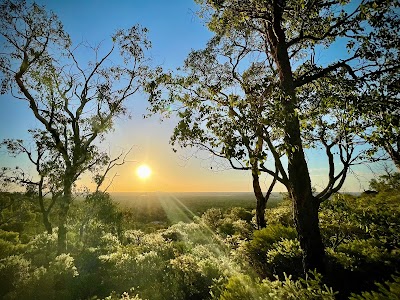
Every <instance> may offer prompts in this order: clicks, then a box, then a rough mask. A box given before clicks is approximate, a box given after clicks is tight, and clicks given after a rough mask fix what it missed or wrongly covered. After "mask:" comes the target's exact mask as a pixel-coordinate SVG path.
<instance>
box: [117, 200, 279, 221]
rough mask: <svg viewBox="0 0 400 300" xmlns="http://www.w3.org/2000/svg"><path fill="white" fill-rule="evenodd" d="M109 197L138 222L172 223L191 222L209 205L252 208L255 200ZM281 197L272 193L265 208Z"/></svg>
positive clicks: (274, 203)
mask: <svg viewBox="0 0 400 300" xmlns="http://www.w3.org/2000/svg"><path fill="white" fill-rule="evenodd" d="M110 195H111V198H112V199H113V200H114V201H115V202H116V203H118V204H119V206H120V207H121V208H122V209H124V210H129V211H130V213H131V214H132V215H133V217H134V219H135V220H137V222H139V223H149V222H163V223H165V225H172V224H174V223H177V222H179V221H183V222H191V221H192V220H193V217H194V216H198V217H200V216H201V215H202V214H203V213H204V212H205V211H206V210H208V209H210V208H220V209H221V210H222V211H227V210H229V209H230V208H233V207H242V208H244V209H246V210H250V211H251V210H253V209H255V208H256V199H255V197H254V194H253V193H250V192H231V193H230V192H194V193H190V192H186V193H183V192H181V193H178V192H177V193H164V192H119V193H118V192H117V193H110ZM282 198H283V194H281V193H272V194H271V198H270V199H269V200H268V204H267V207H268V208H272V207H275V206H276V205H277V204H278V203H279V202H280V201H281V200H282Z"/></svg>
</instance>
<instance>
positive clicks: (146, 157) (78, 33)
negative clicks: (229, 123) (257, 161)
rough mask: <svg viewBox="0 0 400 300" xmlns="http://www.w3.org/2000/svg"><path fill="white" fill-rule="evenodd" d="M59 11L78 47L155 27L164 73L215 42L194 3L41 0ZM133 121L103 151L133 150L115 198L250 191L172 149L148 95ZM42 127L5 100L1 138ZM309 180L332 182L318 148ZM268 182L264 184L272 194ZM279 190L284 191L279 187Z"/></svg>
mask: <svg viewBox="0 0 400 300" xmlns="http://www.w3.org/2000/svg"><path fill="white" fill-rule="evenodd" d="M37 3H39V4H42V5H45V6H46V8H47V9H49V10H52V11H53V12H55V13H56V14H57V15H58V17H59V19H60V20H61V22H62V23H63V24H64V28H65V31H66V32H68V33H69V34H70V36H71V38H72V40H73V42H74V43H79V42H80V41H88V42H90V43H92V44H97V43H100V42H102V41H104V40H106V39H109V38H110V36H111V35H112V34H113V33H114V32H115V31H116V30H117V29H121V28H129V27H131V26H132V25H134V24H136V23H138V24H140V25H142V26H144V27H146V28H148V29H149V39H150V40H151V42H152V49H151V51H150V55H151V59H152V60H153V63H154V64H155V65H161V66H162V67H163V68H164V69H171V70H173V69H175V68H176V67H179V66H180V65H182V64H183V61H184V59H185V58H186V56H187V55H188V53H189V52H190V51H191V50H193V49H201V48H203V47H204V46H205V44H206V42H207V40H208V39H209V38H210V37H211V36H212V33H210V32H209V31H208V29H207V27H206V26H205V24H204V22H203V21H202V20H201V19H199V18H198V17H197V15H196V11H197V10H198V9H199V8H198V7H197V6H196V4H195V3H194V1H191V0H173V1H165V0H147V1H142V0H131V1H121V0H120V1H108V0H97V1H94V0H85V1H81V0H80V1H79V0H68V1H61V0H53V1H50V0H47V1H46V0H39V1H37ZM127 107H128V109H129V112H130V114H131V116H132V118H130V119H128V118H121V119H118V120H117V122H116V123H115V128H114V130H113V131H112V133H110V134H108V136H107V138H106V139H105V141H104V142H102V144H101V147H102V148H103V149H108V150H109V151H110V153H111V154H112V155H116V154H119V153H120V151H126V150H128V149H130V148H132V151H131V152H130V154H129V156H128V159H127V160H128V161H127V162H126V163H125V164H124V165H123V166H121V167H119V168H118V169H115V171H114V172H112V173H111V176H112V175H113V174H115V173H117V174H118V176H116V177H115V179H114V181H113V184H112V185H111V186H110V188H109V191H110V192H139V191H140V192H142V191H161V192H174V191H175V192H202V191H204V192H251V191H252V182H251V174H250V173H249V172H245V171H235V170H228V169H227V168H221V167H218V166H216V165H215V164H213V163H212V157H210V156H209V155H208V154H206V153H199V152H197V151H196V150H193V149H181V150H179V151H178V152H177V153H175V152H173V151H172V147H171V146H170V145H169V138H170V136H171V135H172V132H173V128H174V125H175V124H176V122H177V120H176V119H169V120H161V117H160V116H153V117H151V118H146V119H144V118H143V115H144V114H147V111H146V107H147V98H146V95H143V94H140V95H135V96H134V97H132V98H131V99H129V101H128V102H127ZM37 125H38V123H37V121H35V119H34V118H33V116H32V113H31V111H30V110H29V108H28V107H27V103H26V102H24V101H20V100H16V99H13V98H12V97H11V96H10V95H1V96H0V140H2V139H5V138H21V139H26V138H27V133H26V132H27V129H29V128H34V127H36V126H37ZM306 156H307V160H308V163H309V168H310V174H311V178H312V181H313V184H314V186H315V187H316V188H317V190H320V189H321V188H322V187H323V186H324V184H325V183H326V182H327V179H326V174H327V168H326V161H325V159H324V155H323V153H321V152H319V151H316V150H312V151H308V152H306ZM16 164H20V165H22V166H23V167H24V168H25V169H27V170H28V171H32V172H33V170H34V169H33V167H32V166H30V165H29V164H28V163H27V162H26V161H25V160H24V159H22V158H17V159H13V158H10V157H8V156H7V155H6V153H4V151H2V152H0V166H13V165H16ZM142 164H146V165H148V166H149V167H150V168H151V170H152V174H151V176H150V177H148V178H147V179H141V178H139V177H138V176H137V174H136V169H137V168H138V167H139V166H140V165H142ZM354 171H355V175H356V176H354V175H353V174H350V176H349V178H348V180H347V182H346V184H345V186H344V187H343V190H344V191H348V192H353V191H360V190H363V189H367V187H368V181H369V180H370V179H371V177H372V175H371V172H370V170H369V168H367V167H357V168H355V169H354ZM269 182H270V179H269V178H262V183H263V186H264V188H265V189H267V183H269ZM80 184H81V185H87V186H89V187H91V184H90V180H89V177H88V176H83V177H82V179H81V181H80ZM274 191H276V192H283V191H285V188H284V187H283V186H279V185H278V186H277V187H276V188H275V190H274Z"/></svg>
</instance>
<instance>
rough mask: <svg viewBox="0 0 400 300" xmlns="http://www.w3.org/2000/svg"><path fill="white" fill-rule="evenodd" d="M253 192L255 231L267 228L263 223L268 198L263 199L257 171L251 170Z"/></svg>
mask: <svg viewBox="0 0 400 300" xmlns="http://www.w3.org/2000/svg"><path fill="white" fill-rule="evenodd" d="M252 175H253V191H254V195H255V196H256V199H257V206H256V220H257V229H262V228H265V227H266V226H267V223H266V222H265V208H266V207H267V201H268V198H265V197H264V195H263V193H262V191H261V187H260V180H259V176H258V173H257V171H255V170H253V172H252Z"/></svg>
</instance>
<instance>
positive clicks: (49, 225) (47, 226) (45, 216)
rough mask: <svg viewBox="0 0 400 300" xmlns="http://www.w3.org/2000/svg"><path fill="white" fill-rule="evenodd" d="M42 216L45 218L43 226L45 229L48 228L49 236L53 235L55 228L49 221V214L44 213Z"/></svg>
mask: <svg viewBox="0 0 400 300" xmlns="http://www.w3.org/2000/svg"><path fill="white" fill-rule="evenodd" d="M42 216H43V224H44V227H45V228H46V231H47V233H48V234H52V233H53V226H52V225H51V223H50V221H49V213H48V212H42Z"/></svg>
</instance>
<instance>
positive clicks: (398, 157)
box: [383, 137, 400, 171]
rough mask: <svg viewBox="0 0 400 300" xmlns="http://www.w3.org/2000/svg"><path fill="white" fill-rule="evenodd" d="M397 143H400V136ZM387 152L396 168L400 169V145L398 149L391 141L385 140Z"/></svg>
mask: <svg viewBox="0 0 400 300" xmlns="http://www.w3.org/2000/svg"><path fill="white" fill-rule="evenodd" d="M397 145H400V137H399V138H398V141H397ZM383 147H384V149H385V150H386V152H387V153H388V154H389V156H390V158H391V159H392V161H393V163H394V164H395V166H396V168H397V169H398V170H399V171H400V147H399V146H398V147H397V151H396V149H395V148H394V147H393V146H392V144H390V143H389V142H385V143H384V145H383Z"/></svg>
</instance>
